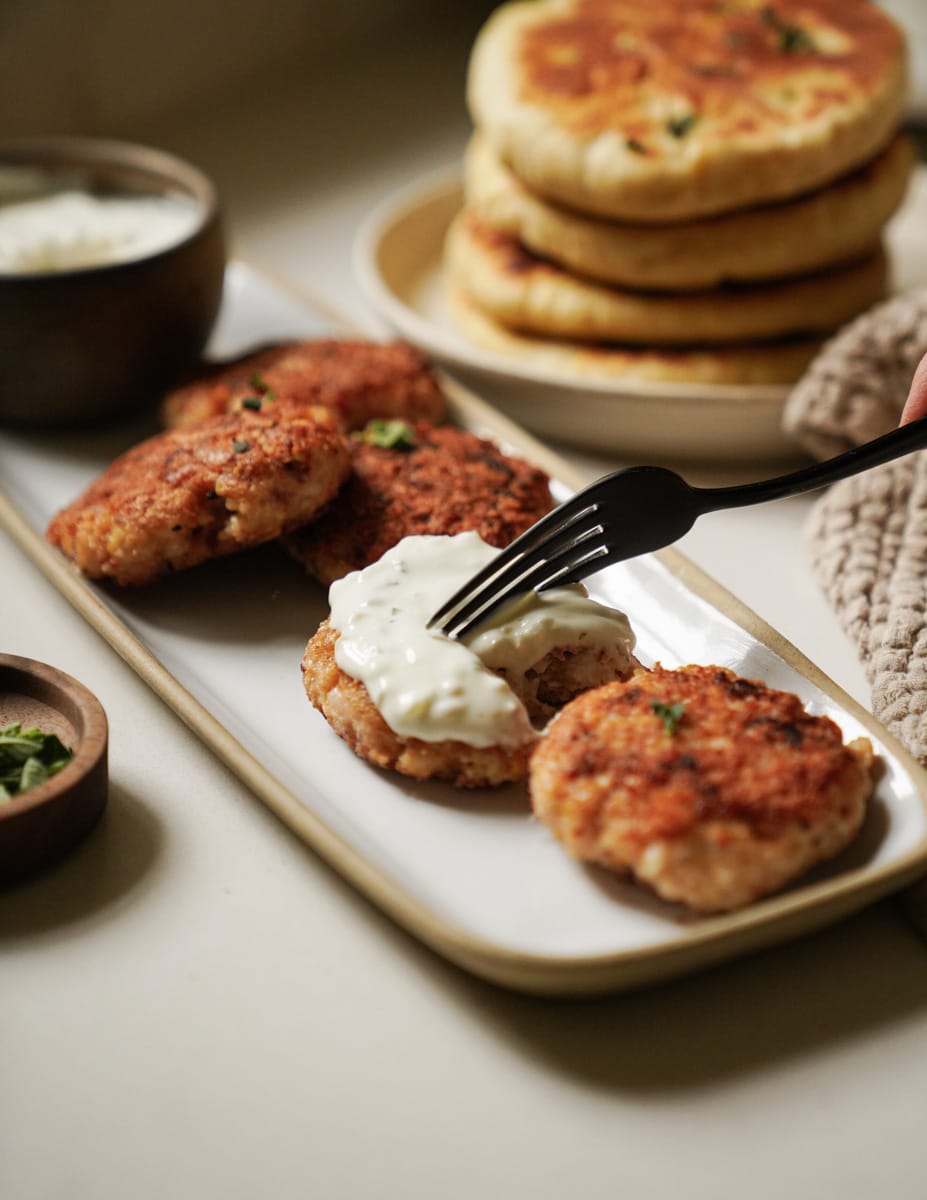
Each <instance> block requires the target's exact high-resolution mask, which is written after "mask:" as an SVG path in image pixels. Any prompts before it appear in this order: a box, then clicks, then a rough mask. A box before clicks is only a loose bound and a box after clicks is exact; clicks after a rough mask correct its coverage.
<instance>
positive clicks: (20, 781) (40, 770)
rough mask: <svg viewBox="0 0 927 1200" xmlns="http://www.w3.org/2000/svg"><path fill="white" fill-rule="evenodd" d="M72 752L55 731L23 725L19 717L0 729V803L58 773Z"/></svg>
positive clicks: (7, 801)
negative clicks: (49, 731)
mask: <svg viewBox="0 0 927 1200" xmlns="http://www.w3.org/2000/svg"><path fill="white" fill-rule="evenodd" d="M72 756H73V751H72V750H71V749H69V748H68V747H67V746H66V745H65V744H64V742H62V741H61V739H60V738H59V737H58V735H57V734H55V733H43V732H42V730H41V729H34V728H33V729H23V727H22V725H21V724H20V722H18V721H16V722H14V723H13V724H12V725H7V726H6V728H5V729H0V804H8V803H9V802H10V801H11V800H12V799H13V797H14V796H17V795H19V793H20V792H25V791H28V790H29V788H33V787H37V786H38V784H40V783H44V782H45V780H46V779H51V777H52V775H57V773H58V772H59V771H60V770H61V768H62V767H63V766H64V765H65V764H66V763H67V762H68V761H69V760H70V759H71V757H72Z"/></svg>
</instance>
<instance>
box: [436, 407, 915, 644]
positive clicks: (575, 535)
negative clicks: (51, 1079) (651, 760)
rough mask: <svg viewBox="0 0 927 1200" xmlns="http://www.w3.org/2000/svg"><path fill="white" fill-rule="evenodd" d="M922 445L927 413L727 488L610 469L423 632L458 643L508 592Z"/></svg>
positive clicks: (542, 585) (575, 574)
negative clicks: (820, 457) (816, 459)
mask: <svg viewBox="0 0 927 1200" xmlns="http://www.w3.org/2000/svg"><path fill="white" fill-rule="evenodd" d="M924 446H927V417H922V418H921V419H920V420H917V421H912V422H911V423H910V424H908V425H904V426H902V427H901V428H900V429H894V430H892V432H891V433H886V434H884V435H883V436H882V437H880V438H876V439H875V440H874V441H871V442H866V443H864V444H863V445H862V446H857V447H856V448H855V449H853V450H848V451H847V452H846V453H845V454H840V455H838V456H837V457H836V458H830V459H827V460H826V461H825V462H822V463H815V464H814V465H812V466H810V467H803V468H802V469H801V470H798V471H792V472H790V473H789V474H788V475H778V476H776V477H775V478H773V479H763V480H760V481H759V482H757V483H746V484H739V485H737V486H735V487H721V488H698V487H691V486H690V485H689V484H688V483H686V481H685V480H684V479H683V478H682V476H681V475H677V474H676V472H675V471H670V470H667V469H666V468H665V467H628V468H626V469H624V470H621V471H614V472H612V474H610V475H604V476H603V477H602V478H601V479H597V480H596V481H595V482H594V483H592V484H590V485H589V487H586V488H583V490H582V491H580V492H577V493H576V495H575V496H572V497H571V498H570V499H569V500H566V501H565V502H564V503H563V504H561V505H559V506H558V507H557V508H555V509H554V510H553V512H550V513H548V514H547V516H545V517H542V518H541V519H540V521H537V522H535V524H534V525H532V526H531V528H530V529H529V530H527V531H526V532H525V533H523V534H522V535H521V537H519V538H516V540H515V541H514V542H512V544H511V545H510V546H507V547H506V549H504V550H501V551H500V552H499V554H497V555H496V557H495V558H494V559H493V560H492V561H491V562H489V563H487V565H486V566H485V567H483V569H482V570H481V571H478V572H477V573H476V574H475V575H474V576H473V577H472V578H471V579H469V580H468V581H467V582H466V583H465V584H464V585H463V587H462V588H460V589H459V590H458V591H457V592H455V593H454V595H453V596H451V598H450V599H449V600H448V601H447V603H445V604H443V605H442V606H441V608H439V609H438V611H437V612H436V613H435V614H434V615H433V616H432V618H431V620H430V621H429V622H428V624H429V628H435V629H440V630H441V632H442V633H445V634H447V635H448V637H454V638H459V637H464V636H465V635H466V634H468V633H470V632H471V630H473V629H476V628H477V626H479V625H481V624H482V623H483V622H484V621H486V620H487V619H488V618H489V617H490V616H491V615H492V614H493V613H494V612H495V611H496V610H497V609H498V608H501V607H502V605H504V604H507V603H509V601H510V600H513V599H514V598H515V597H516V596H520V595H522V594H524V593H525V592H531V591H544V590H545V589H546V588H552V587H562V586H564V585H566V584H568V583H577V582H579V580H581V579H586V578H588V576H590V575H594V574H595V573H596V572H597V571H601V570H603V569H604V568H605V567H608V566H611V564H612V563H616V562H621V561H622V560H624V559H626V558H634V557H636V556H637V555H638V554H646V553H649V552H650V551H653V550H658V549H660V548H661V547H662V546H667V545H669V544H670V542H674V541H676V540H677V539H678V538H681V537H682V536H683V534H685V533H688V531H689V530H690V529H691V528H692V526H693V525H694V524H695V521H696V518H698V517H700V516H702V514H703V513H707V512H718V511H719V510H721V509H724V508H740V507H742V506H744V505H748V504H760V503H762V502H764V501H767V500H781V499H783V498H784V497H786V496H797V495H799V494H801V493H802V492H810V491H814V490H815V489H816V488H822V487H826V486H827V485H828V484H830V483H835V482H836V481H837V480H839V479H846V478H847V477H848V476H850V475H856V474H858V473H859V472H860V471H866V470H868V469H869V468H870V467H877V466H879V465H880V464H882V463H886V462H890V461H891V460H892V459H895V458H900V457H901V455H903V454H908V453H910V452H911V451H912V450H919V449H921V448H922V447H924Z"/></svg>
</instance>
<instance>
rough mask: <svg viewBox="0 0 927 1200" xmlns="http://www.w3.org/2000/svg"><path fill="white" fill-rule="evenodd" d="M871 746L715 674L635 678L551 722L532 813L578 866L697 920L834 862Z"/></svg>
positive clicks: (758, 686) (719, 671) (785, 697)
mask: <svg viewBox="0 0 927 1200" xmlns="http://www.w3.org/2000/svg"><path fill="white" fill-rule="evenodd" d="M872 760H873V755H872V747H871V745H870V743H869V742H868V741H867V740H866V739H865V738H861V739H858V740H856V741H854V742H851V743H850V744H849V745H844V742H843V738H842V735H841V731H840V729H839V728H838V727H837V725H836V724H835V723H834V722H833V721H831V720H830V719H829V718H828V717H817V716H812V715H810V714H809V713H807V712H806V711H805V710H804V708H803V706H802V703H801V701H800V700H799V698H798V697H797V696H795V695H793V694H792V693H789V692H781V691H775V690H773V689H772V688H769V687H767V686H766V685H765V684H763V683H761V682H759V681H756V680H749V679H743V678H740V677H738V676H737V675H735V674H734V673H733V672H731V671H729V670H727V669H725V668H722V667H716V666H688V667H682V668H680V669H678V670H666V669H664V668H662V667H660V666H657V667H655V668H654V669H653V670H652V671H643V670H642V671H638V672H636V673H635V674H634V675H633V676H632V677H631V679H630V680H628V681H627V682H622V683H614V684H609V685H607V686H605V687H602V688H598V689H596V690H595V691H591V692H587V693H586V694H585V695H583V696H581V697H580V698H579V699H577V700H575V701H573V702H572V703H571V704H569V705H568V706H567V707H566V708H565V709H564V710H563V711H562V712H561V713H560V714H559V716H558V717H557V718H556V719H555V720H554V722H553V723H552V725H551V727H550V730H549V732H548V733H547V734H546V736H545V737H544V738H543V739H542V741H541V742H540V744H539V746H538V748H537V750H536V752H535V754H534V756H533V758H532V762H531V769H530V790H531V800H532V806H533V808H534V811H535V813H536V814H537V816H538V817H539V818H540V819H541V820H542V821H543V822H544V823H545V824H546V825H547V826H548V827H549V828H550V829H551V831H552V832H553V834H554V836H555V837H556V838H557V839H558V840H559V841H560V842H562V843H563V845H564V846H565V847H566V849H567V850H568V851H569V852H570V854H572V855H573V856H574V857H575V858H577V859H580V860H583V861H586V862H590V863H596V864H599V865H602V866H605V867H609V868H612V869H613V870H618V871H622V872H624V871H629V872H631V873H632V874H633V875H634V876H635V877H636V878H637V879H638V880H639V881H640V882H642V883H644V884H647V885H649V886H650V887H651V888H652V889H653V890H654V891H655V892H656V893H657V894H658V895H659V896H661V897H662V898H663V899H665V900H669V901H677V902H679V903H681V904H684V905H686V906H688V907H689V908H691V909H693V910H696V911H698V912H720V911H726V910H730V909H735V908H739V907H741V906H743V905H745V904H749V903H750V902H752V901H754V900H756V899H758V898H759V897H761V896H764V895H767V894H769V893H770V892H774V891H776V890H778V889H779V888H781V887H783V886H784V885H785V884H787V883H788V882H789V881H790V880H792V879H794V878H796V877H797V876H799V875H801V874H802V873H803V872H804V871H806V870H808V869H809V868H810V867H812V866H813V865H814V864H816V863H819V862H822V861H824V860H826V859H829V858H831V857H833V856H834V855H835V854H837V853H839V851H841V850H842V849H843V848H844V847H845V846H846V845H848V843H849V842H850V841H852V839H853V838H854V837H855V836H856V834H857V832H858V831H859V829H860V826H861V825H862V822H863V818H864V816H865V812H866V804H867V800H868V798H869V795H870V793H871V790H872Z"/></svg>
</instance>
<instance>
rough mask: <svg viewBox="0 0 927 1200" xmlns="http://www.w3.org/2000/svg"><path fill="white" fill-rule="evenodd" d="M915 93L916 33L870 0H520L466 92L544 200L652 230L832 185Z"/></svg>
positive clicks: (492, 28)
mask: <svg viewBox="0 0 927 1200" xmlns="http://www.w3.org/2000/svg"><path fill="white" fill-rule="evenodd" d="M905 92H906V55H905V43H904V36H903V34H902V32H901V30H900V29H899V28H898V26H897V25H896V24H895V23H894V22H893V21H892V20H891V18H890V17H888V16H887V15H886V14H885V13H884V12H883V11H882V10H880V9H879V8H878V7H877V6H876V5H875V4H871V3H869V2H868V0H774V2H773V3H769V2H768V0H730V2H725V3H719V2H718V0H646V3H643V2H642V0H534V2H526V0H516V2H515V3H510V4H506V5H503V6H502V7H501V8H499V9H497V10H496V12H495V13H494V14H493V15H492V16H491V17H490V19H489V21H488V22H487V23H486V24H485V25H484V26H483V29H482V30H481V32H480V34H479V36H478V37H477V39H476V43H475V45H474V48H473V52H472V55H471V60H470V69H469V75H468V85H467V95H468V102H469V106H470V111H471V114H472V117H473V120H474V123H475V125H476V126H477V128H479V129H480V130H481V131H482V132H483V133H484V134H485V135H486V137H487V138H488V139H489V141H490V142H491V143H492V145H493V146H494V147H495V149H496V151H497V152H498V153H499V155H500V156H501V157H502V159H503V160H504V161H505V162H507V163H508V164H509V165H510V166H511V167H512V169H513V170H514V171H515V173H516V174H517V175H518V176H519V178H520V179H522V180H523V181H524V182H525V183H526V184H527V186H528V187H529V188H531V190H532V191H536V192H538V193H540V194H541V195H544V196H547V197H548V198H550V199H552V200H557V201H560V202H561V203H563V204H565V205H568V206H570V207H573V208H575V209H577V210H579V211H581V212H586V213H595V214H599V215H601V216H606V217H610V218H615V219H618V220H629V221H642V222H663V221H679V220H688V219H692V218H694V217H701V216H706V215H710V214H715V213H721V212H730V211H732V210H734V209H740V208H747V207H753V206H755V205H758V204H765V203H769V202H771V201H776V200H783V199H786V198H790V197H794V196H797V195H800V194H802V193H804V192H807V191H811V190H813V189H815V188H818V187H822V186H823V185H824V184H826V183H829V182H830V181H832V180H834V179H837V178H839V177H841V176H842V175H845V174H847V173H848V172H849V171H852V170H853V169H855V168H856V167H858V166H861V165H862V164H863V163H865V162H868V161H869V160H870V159H871V158H872V157H873V156H874V155H875V154H876V153H878V152H879V151H880V150H881V149H882V148H884V147H885V146H887V145H888V143H889V141H890V140H891V138H892V136H893V135H894V133H895V131H896V129H897V128H898V126H899V123H900V120H901V117H902V114H903V107H904V99H905Z"/></svg>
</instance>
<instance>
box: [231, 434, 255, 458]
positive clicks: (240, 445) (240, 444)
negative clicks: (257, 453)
mask: <svg viewBox="0 0 927 1200" xmlns="http://www.w3.org/2000/svg"><path fill="white" fill-rule="evenodd" d="M232 449H233V450H234V451H235V453H236V454H244V452H245V451H246V450H250V449H251V443H250V442H246V441H245V439H244V438H235V440H234V441H233V442H232Z"/></svg>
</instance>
